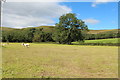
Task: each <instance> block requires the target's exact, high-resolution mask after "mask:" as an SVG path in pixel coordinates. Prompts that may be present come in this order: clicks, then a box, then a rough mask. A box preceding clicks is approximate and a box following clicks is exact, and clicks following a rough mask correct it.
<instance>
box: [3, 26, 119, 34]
mask: <svg viewBox="0 0 120 80" xmlns="http://www.w3.org/2000/svg"><path fill="white" fill-rule="evenodd" d="M29 28H33V27H29ZM34 28H43V31H45V32H54V28H55V26H39V27H34ZM14 29H16V28H8V27H2V31H9V30H14ZM22 29H26V28H22ZM17 30H19V29H17ZM118 31H120V29H111V30H89V31H88V33H89V34H98V33H106V32H112V33H118Z"/></svg>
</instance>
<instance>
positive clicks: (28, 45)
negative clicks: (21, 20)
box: [22, 43, 30, 48]
mask: <svg viewBox="0 0 120 80" xmlns="http://www.w3.org/2000/svg"><path fill="white" fill-rule="evenodd" d="M22 45H23V46H25V47H27V48H28V47H30V44H28V43H26V44H25V43H22Z"/></svg>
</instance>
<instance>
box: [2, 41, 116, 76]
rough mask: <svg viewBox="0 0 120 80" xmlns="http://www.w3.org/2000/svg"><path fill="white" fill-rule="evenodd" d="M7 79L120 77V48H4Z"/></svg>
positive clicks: (18, 45) (42, 45)
mask: <svg viewBox="0 0 120 80" xmlns="http://www.w3.org/2000/svg"><path fill="white" fill-rule="evenodd" d="M2 51H3V52H2V55H3V57H2V59H3V78H41V77H45V78H117V76H118V73H117V72H118V64H117V63H118V62H117V61H118V59H117V57H118V56H117V55H118V48H117V47H112V46H80V45H60V44H49V43H30V47H29V48H26V47H23V46H22V45H21V43H10V44H9V45H6V46H5V47H2Z"/></svg>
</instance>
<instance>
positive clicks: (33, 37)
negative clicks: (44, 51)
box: [2, 28, 120, 42]
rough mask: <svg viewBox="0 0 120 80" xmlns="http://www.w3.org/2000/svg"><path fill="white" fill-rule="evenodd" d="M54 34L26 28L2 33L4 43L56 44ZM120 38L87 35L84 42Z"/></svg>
mask: <svg viewBox="0 0 120 80" xmlns="http://www.w3.org/2000/svg"><path fill="white" fill-rule="evenodd" d="M53 33H54V31H53V32H45V31H44V30H43V28H24V29H14V30H10V31H2V41H3V42H54V40H53V37H52V35H53ZM107 38H120V33H118V32H105V33H98V34H85V33H84V40H95V39H107Z"/></svg>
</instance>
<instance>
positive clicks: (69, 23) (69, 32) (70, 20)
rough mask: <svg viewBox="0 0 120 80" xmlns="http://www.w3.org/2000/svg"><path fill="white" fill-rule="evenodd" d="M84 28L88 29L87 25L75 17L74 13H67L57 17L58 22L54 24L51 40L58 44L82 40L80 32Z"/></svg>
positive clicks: (84, 29)
mask: <svg viewBox="0 0 120 80" xmlns="http://www.w3.org/2000/svg"><path fill="white" fill-rule="evenodd" d="M78 29H79V30H78ZM86 30H88V27H87V25H85V23H84V22H83V21H82V20H80V19H77V17H76V15H75V14H73V13H68V14H65V15H62V16H61V17H60V18H59V23H57V24H56V30H55V32H54V33H53V40H55V41H56V42H59V43H60V44H71V42H73V41H83V40H84V36H83V34H82V32H83V31H86Z"/></svg>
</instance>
